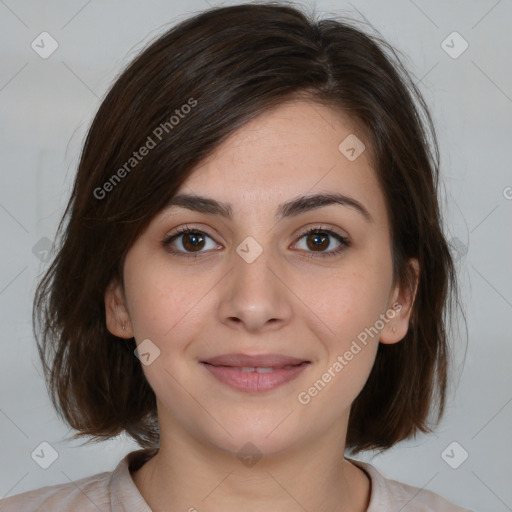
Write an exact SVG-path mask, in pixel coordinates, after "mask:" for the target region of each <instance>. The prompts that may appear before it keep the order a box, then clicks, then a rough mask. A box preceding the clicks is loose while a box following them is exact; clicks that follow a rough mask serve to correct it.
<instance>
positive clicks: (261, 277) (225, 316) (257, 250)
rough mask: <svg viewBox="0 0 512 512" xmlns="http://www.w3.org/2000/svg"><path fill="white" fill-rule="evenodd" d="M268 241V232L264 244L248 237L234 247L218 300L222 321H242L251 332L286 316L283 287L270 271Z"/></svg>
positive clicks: (286, 308)
mask: <svg viewBox="0 0 512 512" xmlns="http://www.w3.org/2000/svg"><path fill="white" fill-rule="evenodd" d="M263 237H264V234H263V235H261V238H262V239H263ZM270 239H271V237H270V236H268V233H267V236H266V237H265V241H263V240H262V243H260V242H259V241H258V240H256V238H255V237H254V236H250V235H249V236H247V237H246V238H244V239H243V240H242V242H240V243H239V244H238V246H237V247H236V248H235V251H234V253H233V255H232V270H231V272H230V276H229V279H228V285H227V289H225V295H224V297H221V301H220V309H219V314H220V315H221V317H222V318H221V319H222V320H223V321H227V320H231V321H233V320H234V321H241V322H242V323H244V324H245V325H246V327H247V328H248V329H251V330H252V329H257V328H260V327H262V326H264V325H265V324H266V323H267V322H269V321H272V323H275V322H276V320H283V319H285V318H286V317H287V315H288V314H289V304H288V306H287V300H286V291H285V290H286V287H285V286H283V284H282V283H281V280H280V279H279V278H277V277H276V274H275V272H276V270H275V269H274V268H273V267H276V265H275V264H272V262H273V261H274V260H273V258H272V251H273V249H272V248H271V247H270ZM263 243H265V244H266V245H265V247H264V246H263ZM278 266H279V265H277V267H278Z"/></svg>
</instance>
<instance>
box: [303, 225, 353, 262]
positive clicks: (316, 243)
mask: <svg viewBox="0 0 512 512" xmlns="http://www.w3.org/2000/svg"><path fill="white" fill-rule="evenodd" d="M303 238H305V239H306V250H311V252H312V253H313V254H311V256H308V257H310V258H315V257H320V258H322V257H326V256H336V255H337V254H339V253H341V252H342V251H344V250H345V249H346V248H347V247H349V246H350V243H349V241H348V239H347V238H346V237H344V236H342V235H340V234H339V233H336V232H335V231H332V230H330V229H323V228H311V229H309V230H308V231H306V232H305V233H303V234H302V235H301V236H300V238H299V240H302V239H303ZM332 238H334V239H335V240H336V241H337V242H338V246H337V247H336V248H334V249H331V250H329V251H325V250H323V249H326V248H328V247H329V246H330V245H331V240H330V239H332ZM314 253H318V254H314Z"/></svg>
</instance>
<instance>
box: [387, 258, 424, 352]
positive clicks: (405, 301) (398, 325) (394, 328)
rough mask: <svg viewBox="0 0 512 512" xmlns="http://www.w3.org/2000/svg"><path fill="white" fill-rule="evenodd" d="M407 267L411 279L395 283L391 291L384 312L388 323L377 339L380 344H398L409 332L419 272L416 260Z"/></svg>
mask: <svg viewBox="0 0 512 512" xmlns="http://www.w3.org/2000/svg"><path fill="white" fill-rule="evenodd" d="M409 265H410V270H411V274H410V275H411V278H410V279H409V281H408V282H407V283H403V284H401V283H397V284H396V286H395V288H394V289H393V293H392V295H391V300H390V303H389V304H388V310H387V311H386V317H387V319H388V322H387V323H386V324H385V326H384V328H383V329H382V331H381V333H380V337H379V341H380V342H381V343H384V344H393V343H398V342H399V341H401V340H403V339H404V338H405V336H406V334H407V331H408V330H409V325H410V320H411V315H412V311H413V306H414V300H415V298H416V291H417V289H418V282H419V271H420V269H419V263H418V260H417V259H415V258H413V259H411V260H409Z"/></svg>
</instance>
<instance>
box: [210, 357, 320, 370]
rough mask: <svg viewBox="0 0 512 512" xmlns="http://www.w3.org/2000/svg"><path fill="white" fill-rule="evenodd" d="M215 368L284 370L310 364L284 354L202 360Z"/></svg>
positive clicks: (304, 360)
mask: <svg viewBox="0 0 512 512" xmlns="http://www.w3.org/2000/svg"><path fill="white" fill-rule="evenodd" d="M201 362H202V363H208V364H211V365H213V366H235V367H240V368H283V367H285V366H289V365H295V364H300V363H309V362H310V361H308V360H306V359H300V358H297V357H290V356H285V355H283V354H262V355H255V356H250V355H247V354H223V355H220V356H215V357H210V358H208V359H205V360H202V361H201Z"/></svg>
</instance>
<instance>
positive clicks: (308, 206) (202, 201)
mask: <svg viewBox="0 0 512 512" xmlns="http://www.w3.org/2000/svg"><path fill="white" fill-rule="evenodd" d="M332 204H338V205H341V206H345V207H348V208H351V209H353V210H355V211H357V212H359V213H360V214H361V215H362V216H363V217H364V218H365V220H366V221H368V222H373V218H372V216H371V215H370V213H369V212H368V210H367V209H366V208H365V207H364V206H363V205H362V204H361V203H360V202H359V201H357V200H355V199H353V198H352V197H349V196H346V195H344V194H340V193H323V194H313V195H307V196H300V197H297V198H295V199H292V200H291V201H288V202H286V203H282V204H280V205H279V207H278V209H277V213H276V218H277V220H282V219H284V218H286V217H295V216H297V215H300V214H302V213H305V212H308V211H311V210H316V209H318V208H323V207H325V206H329V205H332ZM172 206H179V207H181V208H186V209H188V210H192V211H194V212H199V213H204V214H208V215H220V216H221V217H224V218H227V219H231V218H232V216H233V211H232V208H231V205H229V204H227V203H223V202H221V201H217V200H216V199H211V198H209V197H203V196H197V195H188V194H178V195H176V196H174V197H173V198H171V200H170V201H169V202H168V203H167V206H166V208H171V207H172Z"/></svg>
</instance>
